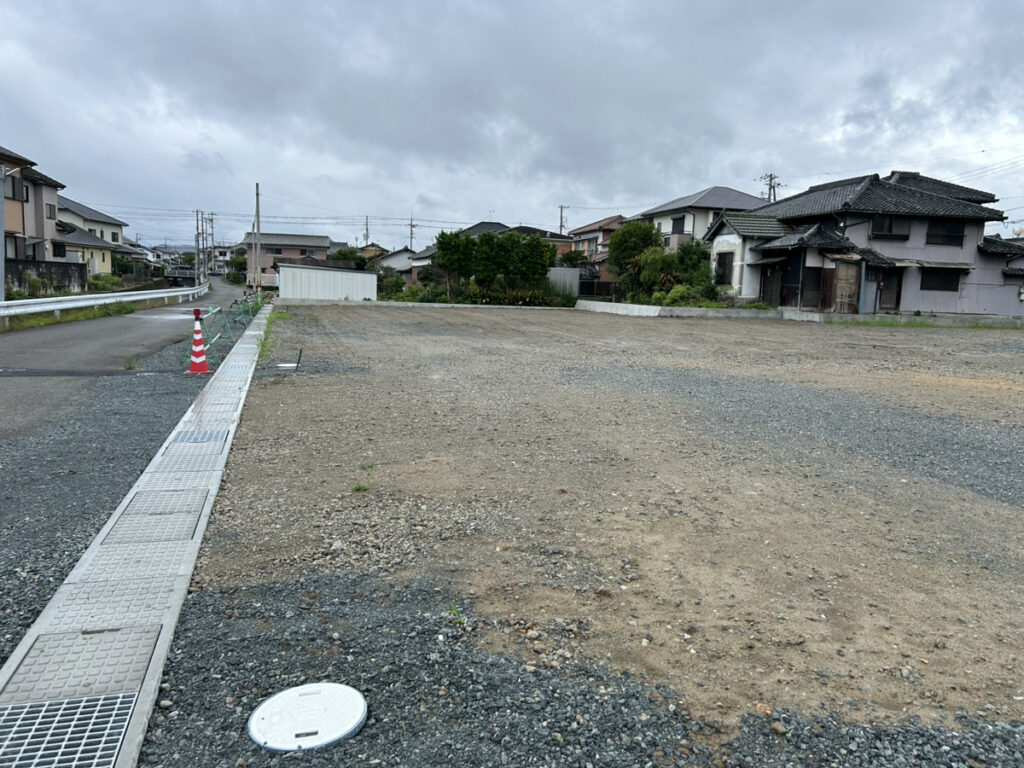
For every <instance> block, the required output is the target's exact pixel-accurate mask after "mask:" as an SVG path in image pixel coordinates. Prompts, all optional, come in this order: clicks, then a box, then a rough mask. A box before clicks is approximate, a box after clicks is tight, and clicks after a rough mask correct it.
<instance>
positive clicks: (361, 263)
mask: <svg viewBox="0 0 1024 768" xmlns="http://www.w3.org/2000/svg"><path fill="white" fill-rule="evenodd" d="M327 258H328V259H330V260H331V261H351V262H352V264H353V266H354V268H355V269H366V259H365V258H364V257H362V256H360V255H359V251H358V250H356V249H355V247H354V246H351V245H348V246H345V247H344V248H339V249H338V250H336V251H335V252H334V253H329V254H327Z"/></svg>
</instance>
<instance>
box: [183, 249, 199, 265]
mask: <svg viewBox="0 0 1024 768" xmlns="http://www.w3.org/2000/svg"><path fill="white" fill-rule="evenodd" d="M181 263H182V264H183V265H184V266H186V267H191V266H193V265H194V264H195V263H196V255H195V254H194V253H193V252H192V251H185V253H183V254H181Z"/></svg>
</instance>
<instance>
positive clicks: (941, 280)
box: [921, 267, 960, 291]
mask: <svg viewBox="0 0 1024 768" xmlns="http://www.w3.org/2000/svg"><path fill="white" fill-rule="evenodd" d="M921 290H922V291H959V290H960V270H959V269H934V268H928V267H922V268H921Z"/></svg>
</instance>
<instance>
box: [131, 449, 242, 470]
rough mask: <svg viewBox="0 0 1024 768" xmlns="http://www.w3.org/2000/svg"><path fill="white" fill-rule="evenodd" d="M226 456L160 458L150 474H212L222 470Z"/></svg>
mask: <svg viewBox="0 0 1024 768" xmlns="http://www.w3.org/2000/svg"><path fill="white" fill-rule="evenodd" d="M226 458H227V456H226V454H224V453H223V452H221V453H200V454H191V455H188V456H166V455H164V456H161V457H160V459H159V460H158V461H156V462H155V463H153V464H152V465H151V466H150V468H149V471H150V472H214V471H216V470H218V469H223V468H224V462H225V459H226Z"/></svg>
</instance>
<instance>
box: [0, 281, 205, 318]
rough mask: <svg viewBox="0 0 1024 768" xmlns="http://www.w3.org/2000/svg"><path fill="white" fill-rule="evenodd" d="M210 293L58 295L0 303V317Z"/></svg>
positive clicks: (192, 288)
mask: <svg viewBox="0 0 1024 768" xmlns="http://www.w3.org/2000/svg"><path fill="white" fill-rule="evenodd" d="M209 290H210V284H209V283H203V284H202V285H198V286H189V287H188V288H165V289H163V290H159V291H121V292H119V293H90V294H87V295H84V296H54V297H51V298H46V299H19V300H17V301H3V302H0V317H2V318H5V321H6V318H8V317H13V316H14V315H34V314H36V313H39V312H53V313H54V314H56V316H57V317H60V312H61V310H63V309H79V308H81V307H98V306H100V305H102V304H117V303H118V302H122V301H129V302H130V301H150V300H153V299H163V300H164V304H169V303H170V300H171V299H177V303H178V304H181V302H183V301H188V300H190V299H194V298H196V297H197V296H202V295H203V294H205V293H206V292H207V291H209Z"/></svg>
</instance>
